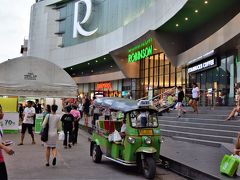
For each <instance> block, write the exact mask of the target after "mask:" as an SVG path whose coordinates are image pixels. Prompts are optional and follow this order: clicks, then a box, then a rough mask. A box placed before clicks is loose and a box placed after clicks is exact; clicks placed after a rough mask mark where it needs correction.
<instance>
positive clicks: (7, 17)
mask: <svg viewBox="0 0 240 180" xmlns="http://www.w3.org/2000/svg"><path fill="white" fill-rule="evenodd" d="M34 3H35V0H1V6H0V20H1V25H0V63H2V62H3V61H6V60H8V59H12V58H15V57H19V56H21V54H20V49H21V45H23V40H24V38H26V39H28V33H29V24H30V12H31V6H32V5H33V4H34Z"/></svg>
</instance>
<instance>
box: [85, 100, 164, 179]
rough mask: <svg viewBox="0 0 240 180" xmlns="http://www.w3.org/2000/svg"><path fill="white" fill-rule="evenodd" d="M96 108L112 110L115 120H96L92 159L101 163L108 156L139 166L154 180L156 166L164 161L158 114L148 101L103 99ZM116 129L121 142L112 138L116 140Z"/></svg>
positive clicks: (116, 160)
mask: <svg viewBox="0 0 240 180" xmlns="http://www.w3.org/2000/svg"><path fill="white" fill-rule="evenodd" d="M94 106H95V107H98V108H101V109H106V108H107V109H110V111H111V116H114V117H111V116H110V119H109V120H105V119H104V117H101V116H100V117H99V120H97V121H96V123H95V124H96V125H95V127H94V128H93V129H94V130H93V134H92V137H91V145H90V155H91V156H92V160H93V161H94V162H95V163H100V162H101V159H102V156H104V157H105V158H107V159H110V160H112V161H114V162H117V163H119V164H122V165H125V166H138V167H139V168H138V169H141V171H142V172H143V174H144V176H145V177H146V178H148V179H152V178H154V176H155V173H156V163H159V162H160V161H159V152H160V144H161V141H160V128H159V125H158V118H157V112H158V111H157V110H156V109H155V108H154V107H153V106H151V105H150V104H149V101H147V100H142V101H139V102H138V101H135V100H130V99H123V98H99V99H96V100H95V101H94ZM113 114H115V115H113ZM116 114H117V115H116ZM123 129H124V130H125V132H122V131H123ZM116 130H117V131H118V132H120V133H119V134H120V135H121V136H122V139H121V140H118V141H114V138H111V137H112V136H114V137H115V133H116Z"/></svg>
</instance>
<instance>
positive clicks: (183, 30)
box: [28, 0, 240, 105]
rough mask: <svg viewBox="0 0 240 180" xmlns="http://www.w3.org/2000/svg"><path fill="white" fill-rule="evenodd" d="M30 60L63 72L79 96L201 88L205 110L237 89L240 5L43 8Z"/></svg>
mask: <svg viewBox="0 0 240 180" xmlns="http://www.w3.org/2000/svg"><path fill="white" fill-rule="evenodd" d="M28 55H30V56H35V57H39V58H43V59H46V60H48V61H51V62H53V63H55V64H57V65H59V66H60V67H62V68H64V69H65V70H66V71H67V72H68V73H69V74H70V75H71V76H72V77H73V79H74V80H75V82H76V83H77V84H78V88H79V94H80V95H83V94H91V95H92V96H93V95H94V94H95V95H99V96H101V95H104V96H125V95H126V94H127V93H129V92H130V93H131V95H132V97H133V98H135V99H137V98H140V97H144V96H149V97H153V96H154V95H157V94H159V93H161V92H163V91H166V90H168V89H170V88H172V87H175V86H180V85H181V86H183V87H184V89H185V90H186V92H188V88H191V83H192V82H196V83H197V84H198V85H199V87H200V89H201V90H202V96H201V99H202V100H203V101H202V102H204V104H207V103H209V102H208V101H206V100H205V99H206V98H209V97H211V96H214V99H212V100H213V101H214V102H213V103H214V104H216V105H232V104H233V103H234V98H235V91H236V88H237V87H238V86H239V85H240V59H239V58H240V57H239V56H240V1H239V0H38V1H37V2H36V3H35V4H34V5H33V6H32V11H31V22H30V35H29V44H28Z"/></svg>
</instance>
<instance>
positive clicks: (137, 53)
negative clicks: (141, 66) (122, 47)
mask: <svg viewBox="0 0 240 180" xmlns="http://www.w3.org/2000/svg"><path fill="white" fill-rule="evenodd" d="M152 42H153V39H152V38H149V39H147V40H146V41H144V42H142V43H141V44H138V45H136V46H134V47H133V48H131V49H129V50H128V63H132V62H136V61H139V60H141V59H144V58H146V57H148V56H151V55H152V54H153V45H152Z"/></svg>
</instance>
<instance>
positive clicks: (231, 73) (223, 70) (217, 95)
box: [188, 55, 239, 106]
mask: <svg viewBox="0 0 240 180" xmlns="http://www.w3.org/2000/svg"><path fill="white" fill-rule="evenodd" d="M211 59H214V60H215V63H216V64H215V65H214V66H211V67H210V68H207V69H204V68H202V69H200V70H197V71H196V72H193V73H190V74H189V87H191V83H193V82H196V83H197V84H198V86H199V88H200V90H201V98H200V105H206V106H211V105H212V106H228V105H230V106H231V105H235V92H236V89H237V88H238V84H237V68H238V67H239V63H238V62H237V57H236V56H235V55H230V56H225V57H221V58H217V57H212V58H210V59H208V60H203V61H202V62H199V63H198V64H195V65H194V66H195V67H196V66H199V65H200V64H204V63H205V62H209V61H210V60H211ZM194 66H191V67H194ZM191 67H190V68H191ZM188 69H189V68H188ZM201 70H202V71H201Z"/></svg>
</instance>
